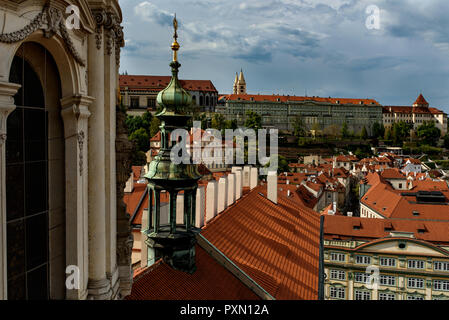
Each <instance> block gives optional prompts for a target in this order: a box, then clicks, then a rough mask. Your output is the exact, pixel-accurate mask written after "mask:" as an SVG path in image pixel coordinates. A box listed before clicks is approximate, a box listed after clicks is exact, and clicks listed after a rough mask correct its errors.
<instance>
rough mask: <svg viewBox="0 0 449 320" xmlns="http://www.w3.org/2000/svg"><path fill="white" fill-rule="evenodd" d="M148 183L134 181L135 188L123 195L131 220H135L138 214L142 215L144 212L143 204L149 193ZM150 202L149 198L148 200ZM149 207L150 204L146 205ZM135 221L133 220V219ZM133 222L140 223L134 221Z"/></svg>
mask: <svg viewBox="0 0 449 320" xmlns="http://www.w3.org/2000/svg"><path fill="white" fill-rule="evenodd" d="M146 191H147V185H146V184H145V183H134V189H133V192H131V193H125V194H124V196H123V202H125V204H126V212H127V213H128V214H129V215H130V217H131V220H134V218H135V217H136V215H139V213H140V215H141V214H142V212H143V209H144V208H143V205H141V204H142V203H143V201H144V199H143V198H144V196H145V197H147V196H146V194H147V192H146ZM146 203H147V204H148V199H147V200H146ZM146 208H148V206H147V207H146ZM131 222H132V223H133V221H131ZM133 224H140V223H136V222H134V223H133Z"/></svg>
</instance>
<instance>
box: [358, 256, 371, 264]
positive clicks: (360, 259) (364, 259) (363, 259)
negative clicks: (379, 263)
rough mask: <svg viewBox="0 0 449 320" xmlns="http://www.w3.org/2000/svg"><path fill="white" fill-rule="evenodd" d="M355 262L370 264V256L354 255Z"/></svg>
mask: <svg viewBox="0 0 449 320" xmlns="http://www.w3.org/2000/svg"><path fill="white" fill-rule="evenodd" d="M355 263H357V264H370V263H371V257H370V256H356V257H355Z"/></svg>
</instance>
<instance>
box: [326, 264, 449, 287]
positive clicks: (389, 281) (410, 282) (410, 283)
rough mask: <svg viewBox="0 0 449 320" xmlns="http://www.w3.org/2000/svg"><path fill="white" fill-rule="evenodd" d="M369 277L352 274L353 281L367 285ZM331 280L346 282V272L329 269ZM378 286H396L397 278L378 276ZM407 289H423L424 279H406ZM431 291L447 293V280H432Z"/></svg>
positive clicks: (448, 283)
mask: <svg viewBox="0 0 449 320" xmlns="http://www.w3.org/2000/svg"><path fill="white" fill-rule="evenodd" d="M370 277H371V275H370V274H368V273H362V272H356V273H355V274H354V281H355V282H359V283H365V284H368V283H369V282H370V280H371V278H370ZM330 279H331V280H340V281H344V280H346V272H345V271H344V270H337V269H331V270H330ZM379 284H380V285H382V286H396V285H397V277H396V276H392V275H385V274H380V275H379ZM407 287H408V288H411V289H423V288H424V279H422V278H407ZM433 290H437V291H449V280H433Z"/></svg>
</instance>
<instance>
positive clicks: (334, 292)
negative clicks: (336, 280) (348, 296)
mask: <svg viewBox="0 0 449 320" xmlns="http://www.w3.org/2000/svg"><path fill="white" fill-rule="evenodd" d="M329 296H330V297H331V298H336V299H344V298H345V288H339V287H330V292H329Z"/></svg>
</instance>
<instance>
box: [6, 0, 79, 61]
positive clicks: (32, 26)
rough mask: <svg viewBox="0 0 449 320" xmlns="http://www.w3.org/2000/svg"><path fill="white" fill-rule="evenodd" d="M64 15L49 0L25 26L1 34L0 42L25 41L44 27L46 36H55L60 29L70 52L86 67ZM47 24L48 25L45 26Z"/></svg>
mask: <svg viewBox="0 0 449 320" xmlns="http://www.w3.org/2000/svg"><path fill="white" fill-rule="evenodd" d="M62 17H63V15H62V12H61V10H59V9H58V8H55V7H52V6H50V5H49V2H47V3H45V5H44V6H43V8H42V11H41V12H40V13H39V14H38V15H37V16H36V17H35V18H34V19H33V20H31V21H30V23H29V24H27V25H26V26H25V27H23V28H22V29H20V30H17V31H14V32H10V33H2V34H0V42H3V43H15V42H19V41H23V40H25V39H26V38H27V37H28V36H30V35H31V34H32V33H33V32H35V31H36V30H38V29H44V36H45V37H46V38H51V37H53V36H54V35H55V34H57V33H58V31H59V32H60V33H61V37H62V39H63V40H64V43H65V45H66V47H67V50H68V51H69V53H70V54H71V55H72V56H73V58H74V59H75V61H76V62H77V63H78V64H79V65H80V66H82V67H85V66H86V63H85V61H84V60H83V59H82V58H81V56H80V54H79V53H78V51H77V50H76V48H75V46H74V45H73V42H72V40H71V39H70V36H69V34H68V32H67V29H66V27H65V24H64V21H63V19H62ZM45 25H46V27H45V28H44V26H45Z"/></svg>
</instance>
